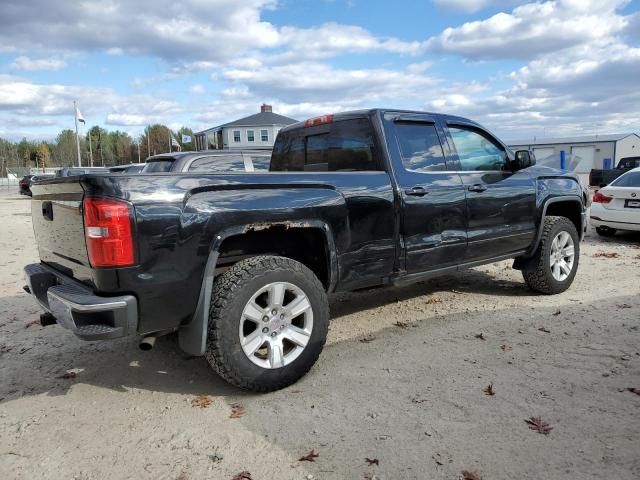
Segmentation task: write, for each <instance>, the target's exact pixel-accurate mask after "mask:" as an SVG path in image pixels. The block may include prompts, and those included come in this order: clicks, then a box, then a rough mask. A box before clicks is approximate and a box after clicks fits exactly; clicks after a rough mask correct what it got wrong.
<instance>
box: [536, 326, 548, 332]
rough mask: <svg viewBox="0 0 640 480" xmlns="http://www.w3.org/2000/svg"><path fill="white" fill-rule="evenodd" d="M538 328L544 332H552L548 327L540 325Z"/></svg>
mask: <svg viewBox="0 0 640 480" xmlns="http://www.w3.org/2000/svg"><path fill="white" fill-rule="evenodd" d="M538 330H540V331H541V332H544V333H551V330H549V329H548V328H545V327H540V328H539V329H538Z"/></svg>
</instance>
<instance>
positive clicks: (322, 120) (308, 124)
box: [304, 115, 333, 127]
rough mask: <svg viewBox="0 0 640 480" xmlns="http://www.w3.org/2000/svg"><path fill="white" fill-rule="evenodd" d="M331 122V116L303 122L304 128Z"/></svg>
mask: <svg viewBox="0 0 640 480" xmlns="http://www.w3.org/2000/svg"><path fill="white" fill-rule="evenodd" d="M331 122H333V115H322V116H321V117H316V118H310V119H309V120H307V121H306V122H304V126H305V127H313V126H315V125H322V124H324V123H331Z"/></svg>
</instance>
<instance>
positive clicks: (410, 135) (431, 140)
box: [396, 122, 446, 172]
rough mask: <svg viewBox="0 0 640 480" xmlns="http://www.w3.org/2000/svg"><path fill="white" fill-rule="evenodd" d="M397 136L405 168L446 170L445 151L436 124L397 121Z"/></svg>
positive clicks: (411, 169) (427, 170) (412, 170)
mask: <svg viewBox="0 0 640 480" xmlns="http://www.w3.org/2000/svg"><path fill="white" fill-rule="evenodd" d="M396 138H397V139H398V146H399V147H400V156H401V157H402V165H403V166H404V168H405V170H408V171H410V172H433V171H442V170H446V164H445V161H444V152H443V151H442V145H440V139H439V138H438V133H437V132H436V127H435V125H429V124H426V123H409V122H407V123H396Z"/></svg>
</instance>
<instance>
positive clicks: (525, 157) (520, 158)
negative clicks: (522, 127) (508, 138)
mask: <svg viewBox="0 0 640 480" xmlns="http://www.w3.org/2000/svg"><path fill="white" fill-rule="evenodd" d="M535 164H536V159H535V157H534V156H533V155H531V153H530V152H529V150H518V151H517V152H516V154H515V160H514V161H513V166H514V170H522V169H523V168H528V167H531V166H533V165H535Z"/></svg>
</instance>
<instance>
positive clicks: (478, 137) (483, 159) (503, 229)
mask: <svg viewBox="0 0 640 480" xmlns="http://www.w3.org/2000/svg"><path fill="white" fill-rule="evenodd" d="M447 131H448V141H449V143H450V145H451V147H452V150H453V152H454V154H455V156H456V157H457V161H458V162H459V165H458V168H459V173H460V178H461V179H462V183H463V185H464V189H465V193H466V196H467V213H466V216H467V220H466V221H467V238H468V248H467V261H476V260H483V259H489V258H494V257H498V256H501V255H507V254H510V253H512V252H516V251H519V250H524V249H527V248H528V247H529V246H530V245H531V244H532V243H533V238H534V235H535V231H536V229H535V212H536V184H535V180H534V178H533V177H532V176H531V175H529V174H528V173H527V170H526V169H524V170H520V171H512V169H511V166H512V163H511V161H510V159H509V156H508V154H507V151H506V149H505V147H504V146H503V145H502V144H501V143H500V142H499V141H498V140H497V139H495V138H494V137H493V136H492V135H491V134H490V133H488V132H486V131H485V130H483V129H481V128H479V127H478V126H477V125H471V124H462V123H453V122H451V123H449V122H448V123H447Z"/></svg>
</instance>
